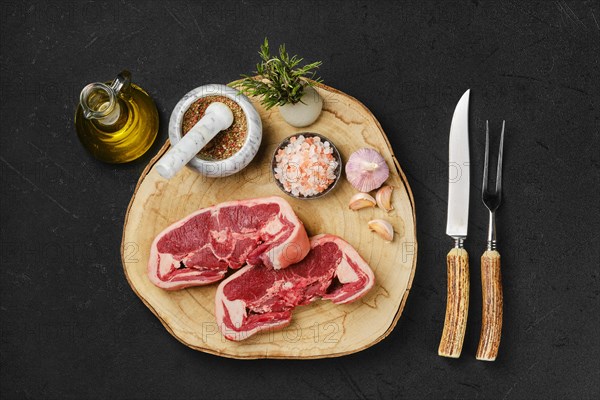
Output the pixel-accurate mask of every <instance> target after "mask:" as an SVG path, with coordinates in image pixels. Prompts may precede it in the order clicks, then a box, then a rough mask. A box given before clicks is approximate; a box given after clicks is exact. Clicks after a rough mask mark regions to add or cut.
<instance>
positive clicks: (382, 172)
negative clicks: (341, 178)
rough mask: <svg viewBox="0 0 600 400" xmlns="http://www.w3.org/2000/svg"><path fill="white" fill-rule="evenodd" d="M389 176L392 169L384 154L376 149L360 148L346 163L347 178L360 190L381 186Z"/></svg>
mask: <svg viewBox="0 0 600 400" xmlns="http://www.w3.org/2000/svg"><path fill="white" fill-rule="evenodd" d="M389 176H390V170H389V168H388V166H387V164H386V162H385V160H384V158H383V156H382V155H381V154H379V153H378V152H377V151H376V150H375V149H370V148H362V149H358V150H356V151H355V152H354V153H352V154H351V155H350V158H348V162H347V163H346V178H347V179H348V182H350V184H351V185H352V186H354V188H355V189H357V190H358V191H360V192H370V191H372V190H375V189H377V188H379V187H380V186H381V185H382V184H383V182H385V180H386V179H387V178H388V177H389Z"/></svg>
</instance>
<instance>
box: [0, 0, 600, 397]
mask: <svg viewBox="0 0 600 400" xmlns="http://www.w3.org/2000/svg"><path fill="white" fill-rule="evenodd" d="M0 9H1V26H2V36H1V39H0V43H1V55H0V65H1V73H2V79H1V89H2V100H1V122H0V127H1V128H0V129H1V135H0V146H1V156H0V167H1V193H2V195H1V201H2V213H1V221H0V226H1V237H0V242H1V245H2V249H1V260H2V266H1V271H0V279H1V294H0V299H1V308H0V316H1V321H2V331H1V352H0V356H1V359H0V361H1V364H0V369H1V370H0V372H1V380H0V384H1V386H0V388H1V392H2V395H3V398H9V397H10V398H13V397H21V398H23V397H25V398H42V397H50V398H74V399H80V398H159V397H175V398H185V397H193V398H208V399H217V398H331V399H347V398H384V399H391V398H398V397H405V398H423V397H428V398H444V397H447V398H457V397H460V398H483V397H485V398H503V399H504V398H527V399H530V398H539V399H547V398H598V396H600V383H599V382H600V364H599V363H600V361H599V359H600V339H599V335H598V331H599V328H600V321H599V315H600V307H599V301H600V298H599V292H600V290H599V279H598V278H599V276H598V275H599V264H600V261H599V246H598V239H599V237H598V232H599V230H600V223H599V215H600V212H599V206H598V204H599V201H598V200H599V199H598V187H599V161H598V158H599V147H600V146H599V126H600V105H599V99H600V73H599V71H600V56H599V54H600V45H599V43H600V26H599V23H600V6H599V4H598V2H596V1H547V2H537V3H523V2H521V1H517V0H510V1H509V0H504V1H495V2H492V1H463V2H456V3H452V4H450V2H445V1H438V2H432V1H412V2H381V3H377V4H371V3H363V2H327V3H325V2H323V3H317V2H278V1H271V0H268V1H261V2H242V3H237V2H236V3H234V2H221V1H218V2H212V3H203V4H193V3H191V2H190V3H186V2H158V1H157V2H148V1H146V2H136V3H133V2H125V1H122V2H118V3H105V2H80V1H73V0H71V1H66V2H61V3H60V4H47V3H42V2H39V3H31V2H25V3H19V2H14V3H13V2H2V3H0ZM265 35H267V36H268V37H269V38H270V39H271V41H272V43H273V44H279V43H282V42H285V43H287V45H288V48H289V49H290V51H292V52H293V53H298V54H300V55H302V56H304V57H306V59H307V60H323V67H322V69H321V71H320V72H321V75H322V76H323V78H324V80H325V82H326V83H327V84H329V85H331V86H333V87H335V88H338V89H340V90H342V91H344V92H346V93H349V94H350V95H352V96H355V97H356V98H358V99H360V100H361V101H363V102H364V103H365V104H366V105H367V107H369V108H370V109H371V110H372V112H373V113H374V114H375V116H376V117H377V118H378V119H379V121H380V122H381V124H382V126H383V128H384V130H385V131H386V132H387V134H388V137H389V139H390V141H391V143H392V145H393V147H394V150H395V153H396V155H397V157H398V160H399V161H400V163H401V165H402V167H403V169H404V171H405V173H406V175H407V177H408V180H409V182H410V185H411V187H412V190H413V192H414V196H415V202H416V210H417V222H418V239H419V255H418V265H417V270H416V275H415V279H414V284H413V289H412V291H411V293H410V296H409V297H408V301H407V304H406V309H405V311H404V313H403V315H402V318H401V319H400V322H399V323H398V326H397V327H396V329H395V330H394V331H393V332H392V333H391V334H390V336H389V337H388V338H387V339H385V340H384V341H383V342H381V343H380V344H378V345H376V346H374V347H372V348H370V349H368V350H365V351H363V352H361V353H358V354H354V355H350V356H347V357H343V358H339V359H326V360H316V361H306V362H302V361H300V362H299V361H273V360H261V361H236V360H229V359H223V358H219V357H215V356H212V355H207V354H203V353H199V352H196V351H193V350H190V349H188V348H187V347H185V346H183V345H182V344H180V343H179V342H178V341H177V340H175V339H174V338H173V337H171V336H170V335H169V334H168V333H167V332H166V331H165V329H164V328H163V327H162V326H161V324H160V322H159V321H158V320H157V319H156V318H155V317H154V316H153V315H152V313H151V312H150V311H149V310H148V309H147V308H146V307H145V306H144V305H143V304H142V302H141V301H140V300H139V299H138V298H137V297H136V296H135V294H134V293H133V292H132V291H131V289H130V288H129V286H128V284H127V282H126V280H125V277H124V275H123V271H122V268H121V261H120V256H119V245H120V240H121V233H122V225H123V218H124V214H125V209H126V207H127V204H128V202H129V199H130V197H131V194H132V192H133V189H134V185H135V183H136V181H137V178H138V176H139V174H140V173H141V171H142V169H143V168H144V165H145V164H146V163H147V161H148V160H149V159H150V158H151V156H152V155H153V154H155V153H156V151H157V149H158V144H162V143H163V142H164V140H165V139H166V130H165V127H166V124H165V122H166V121H167V119H168V117H169V115H170V112H171V110H172V108H173V107H174V105H175V104H176V102H177V101H178V100H179V99H180V97H181V96H182V95H183V94H184V93H185V92H187V91H188V90H190V89H192V88H194V87H196V86H198V85H201V84H204V83H209V82H218V83H224V82H229V81H231V80H234V79H236V78H237V77H238V76H239V74H240V73H243V72H250V71H251V70H252V67H253V65H254V64H255V62H256V61H257V55H256V51H257V50H258V45H259V44H260V42H261V41H262V39H263V37H264V36H265ZM122 68H128V69H130V70H131V72H132V74H133V78H134V81H135V82H137V83H139V84H140V85H141V86H143V87H144V88H146V89H147V90H148V91H149V92H150V93H151V95H152V96H153V97H154V99H155V101H156V103H157V105H158V108H159V111H160V117H161V121H162V126H161V130H160V133H159V139H158V140H157V146H155V147H153V148H152V150H151V151H150V152H149V153H148V154H147V155H146V156H144V157H143V159H141V160H139V161H137V162H134V163H131V164H128V165H119V166H111V165H105V164H102V163H100V162H97V161H95V160H94V159H92V158H91V157H90V156H88V154H87V153H86V152H85V151H84V149H83V148H82V147H81V145H80V144H79V142H78V140H77V137H76V135H75V131H74V127H73V113H74V109H75V106H76V104H77V98H78V94H79V91H80V90H81V88H82V87H83V86H84V85H85V84H87V83H89V82H93V81H98V80H108V79H111V78H113V77H114V76H115V75H116V73H118V72H119V71H120V70H121V69H122ZM467 88H471V89H472V98H471V146H472V151H471V153H472V156H471V158H472V162H473V164H474V165H475V166H476V168H474V170H473V172H472V182H473V187H472V189H473V190H472V203H471V204H472V209H471V210H472V212H471V225H470V232H469V233H470V239H469V241H468V243H467V246H466V247H467V249H468V250H469V252H470V253H471V257H472V259H473V260H474V262H473V263H472V264H473V265H472V283H473V285H472V286H473V290H472V302H471V314H470V317H469V325H468V331H467V337H466V341H465V346H464V350H463V356H462V358H461V359H459V360H448V359H445V358H440V357H438V356H437V345H438V341H439V337H440V334H441V329H442V324H443V317H444V308H445V279H446V277H445V253H446V252H447V251H448V250H449V248H450V246H451V240H450V239H449V238H447V237H446V236H445V235H444V231H445V213H446V210H445V201H446V196H447V195H446V193H447V181H446V180H447V177H446V168H447V167H446V162H447V144H448V143H447V142H448V139H447V138H448V132H449V126H450V118H451V114H452V111H453V109H454V106H455V104H456V102H457V101H458V99H459V97H460V95H461V94H462V93H463V92H464V91H465V89H467ZM485 119H490V120H491V125H492V128H493V130H492V133H493V138H494V139H495V140H498V133H499V128H500V124H501V120H502V119H506V121H507V131H506V146H505V170H504V176H505V180H504V186H505V191H504V199H505V202H504V205H503V207H502V208H501V210H500V212H499V215H498V219H499V226H498V236H499V240H500V246H501V247H500V249H501V250H500V251H501V252H502V255H503V274H504V288H505V296H506V302H505V327H504V332H503V339H502V345H501V349H500V356H499V358H498V360H497V361H496V362H494V363H483V362H479V361H476V360H475V359H474V353H475V350H476V346H477V341H478V338H479V326H480V319H481V318H480V301H481V292H480V288H479V285H478V282H479V278H480V274H479V271H478V265H479V263H478V261H477V260H478V258H479V255H480V254H481V251H482V249H483V248H484V245H485V233H486V223H487V219H486V218H487V217H486V211H485V209H484V208H483V206H482V205H481V203H480V201H479V194H478V191H479V190H480V179H481V170H480V169H481V165H482V155H483V146H484V131H483V126H484V121H485ZM494 143H497V142H494Z"/></svg>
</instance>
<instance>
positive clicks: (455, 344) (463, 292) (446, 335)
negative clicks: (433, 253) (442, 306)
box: [438, 247, 469, 358]
mask: <svg viewBox="0 0 600 400" xmlns="http://www.w3.org/2000/svg"><path fill="white" fill-rule="evenodd" d="M447 263H448V294H447V303H446V318H445V321H444V330H443V332H442V339H441V341H440V347H439V349H438V354H439V355H440V356H443V357H452V358H458V357H460V353H461V351H462V346H463V341H464V339H465V329H466V327H467V316H468V314H469V254H468V253H467V251H466V250H465V249H463V248H459V247H456V248H454V249H452V250H450V252H449V253H448V256H447Z"/></svg>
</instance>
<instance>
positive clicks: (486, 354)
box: [476, 250, 503, 361]
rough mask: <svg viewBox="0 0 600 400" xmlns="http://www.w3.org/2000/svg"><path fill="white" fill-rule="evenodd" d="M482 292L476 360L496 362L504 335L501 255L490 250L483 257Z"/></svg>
mask: <svg viewBox="0 0 600 400" xmlns="http://www.w3.org/2000/svg"><path fill="white" fill-rule="evenodd" d="M481 291H482V296H483V307H482V321H481V336H480V337H479V346H478V347H477V355H476V358H477V359H478V360H483V361H494V360H495V359H496V356H497V355H498V347H500V336H501V334H502V303H503V297H502V274H501V272H500V253H498V252H497V251H496V250H488V251H486V252H485V253H483V255H482V256H481Z"/></svg>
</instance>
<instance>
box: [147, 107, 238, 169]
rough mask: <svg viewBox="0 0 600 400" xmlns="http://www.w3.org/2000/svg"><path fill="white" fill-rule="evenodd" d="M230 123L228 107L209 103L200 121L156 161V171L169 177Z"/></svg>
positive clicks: (230, 117)
mask: <svg viewBox="0 0 600 400" xmlns="http://www.w3.org/2000/svg"><path fill="white" fill-rule="evenodd" d="M232 123H233V113H232V112H231V110H230V109H229V107H227V106H226V105H225V104H223V103H219V102H214V103H211V104H210V105H209V106H208V107H207V108H206V112H205V113H204V116H203V117H202V118H201V119H200V121H198V122H197V123H196V125H194V126H193V127H192V129H190V130H189V131H188V132H187V133H186V134H185V135H184V136H183V137H182V138H181V140H180V141H179V142H178V143H177V144H176V145H175V146H173V147H171V149H170V150H169V151H168V152H167V153H166V154H165V155H164V156H162V158H161V159H160V160H159V161H158V163H156V171H157V172H158V173H159V174H160V176H162V177H163V178H165V179H171V178H172V177H173V176H175V174H176V173H177V172H178V171H179V170H180V169H181V168H183V166H184V165H186V164H187V163H188V162H189V161H190V160H191V159H192V158H194V156H195V155H196V154H198V152H199V151H200V150H201V149H202V148H203V147H204V146H206V144H207V143H208V142H210V141H211V139H212V138H214V137H215V136H216V135H217V133H219V132H221V131H222V130H225V129H227V128H229V127H230V126H231V124H232Z"/></svg>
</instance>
